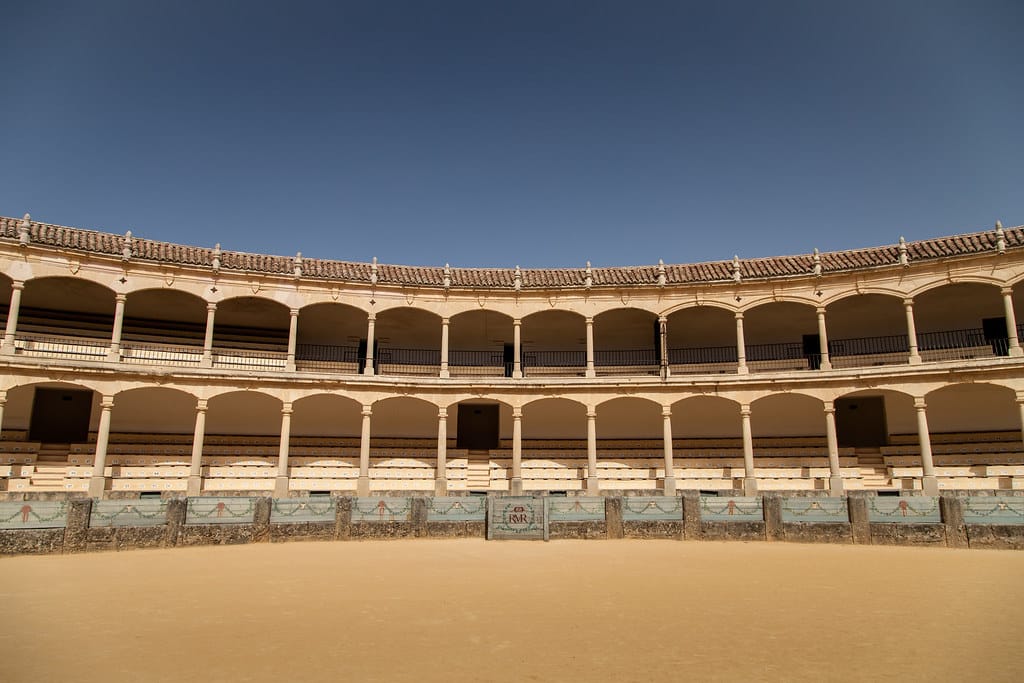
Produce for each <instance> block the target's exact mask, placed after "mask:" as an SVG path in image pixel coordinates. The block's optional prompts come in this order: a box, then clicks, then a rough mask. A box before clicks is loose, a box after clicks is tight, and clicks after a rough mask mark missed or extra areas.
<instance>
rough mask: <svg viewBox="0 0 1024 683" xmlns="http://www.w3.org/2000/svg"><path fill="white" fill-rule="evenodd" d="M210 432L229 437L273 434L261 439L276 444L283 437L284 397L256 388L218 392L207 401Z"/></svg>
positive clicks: (262, 441)
mask: <svg viewBox="0 0 1024 683" xmlns="http://www.w3.org/2000/svg"><path fill="white" fill-rule="evenodd" d="M206 434H208V435H212V436H220V437H224V438H225V439H233V438H236V437H249V436H260V437H270V438H266V439H260V440H258V441H259V443H264V444H268V445H272V446H275V447H276V446H277V444H278V442H279V441H280V438H281V401H280V400H278V399H276V398H274V397H273V396H269V395H267V394H263V393H260V392H256V391H231V392H228V393H226V394H218V395H217V396H214V397H213V398H211V399H210V400H209V401H208V402H207V411H206ZM242 441H243V442H244V441H245V440H244V439H242ZM206 442H207V443H210V439H209V438H207V439H206ZM275 455H276V454H275Z"/></svg>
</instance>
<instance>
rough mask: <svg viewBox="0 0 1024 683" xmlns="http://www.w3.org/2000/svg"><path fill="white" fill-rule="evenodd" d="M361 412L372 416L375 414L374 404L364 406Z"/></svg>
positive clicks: (363, 414) (365, 415)
mask: <svg viewBox="0 0 1024 683" xmlns="http://www.w3.org/2000/svg"><path fill="white" fill-rule="evenodd" d="M359 414H360V415H362V416H363V417H370V416H371V415H373V406H372V405H369V406H363V409H362V410H361V411H360V413H359Z"/></svg>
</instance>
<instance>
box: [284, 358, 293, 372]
mask: <svg viewBox="0 0 1024 683" xmlns="http://www.w3.org/2000/svg"><path fill="white" fill-rule="evenodd" d="M284 371H285V372H295V361H293V360H290V361H286V362H285V364H284Z"/></svg>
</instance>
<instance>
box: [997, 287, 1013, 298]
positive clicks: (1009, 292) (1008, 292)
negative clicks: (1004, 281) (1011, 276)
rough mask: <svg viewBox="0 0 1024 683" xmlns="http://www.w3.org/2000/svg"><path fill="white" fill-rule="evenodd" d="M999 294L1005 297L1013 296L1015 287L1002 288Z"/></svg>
mask: <svg viewBox="0 0 1024 683" xmlns="http://www.w3.org/2000/svg"><path fill="white" fill-rule="evenodd" d="M999 293H1000V294H1002V295H1003V296H1013V287H1010V286H1006V287H1000V288H999Z"/></svg>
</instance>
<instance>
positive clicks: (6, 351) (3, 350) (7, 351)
mask: <svg viewBox="0 0 1024 683" xmlns="http://www.w3.org/2000/svg"><path fill="white" fill-rule="evenodd" d="M0 354H3V355H5V356H13V355H14V344H4V345H2V346H0Z"/></svg>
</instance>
